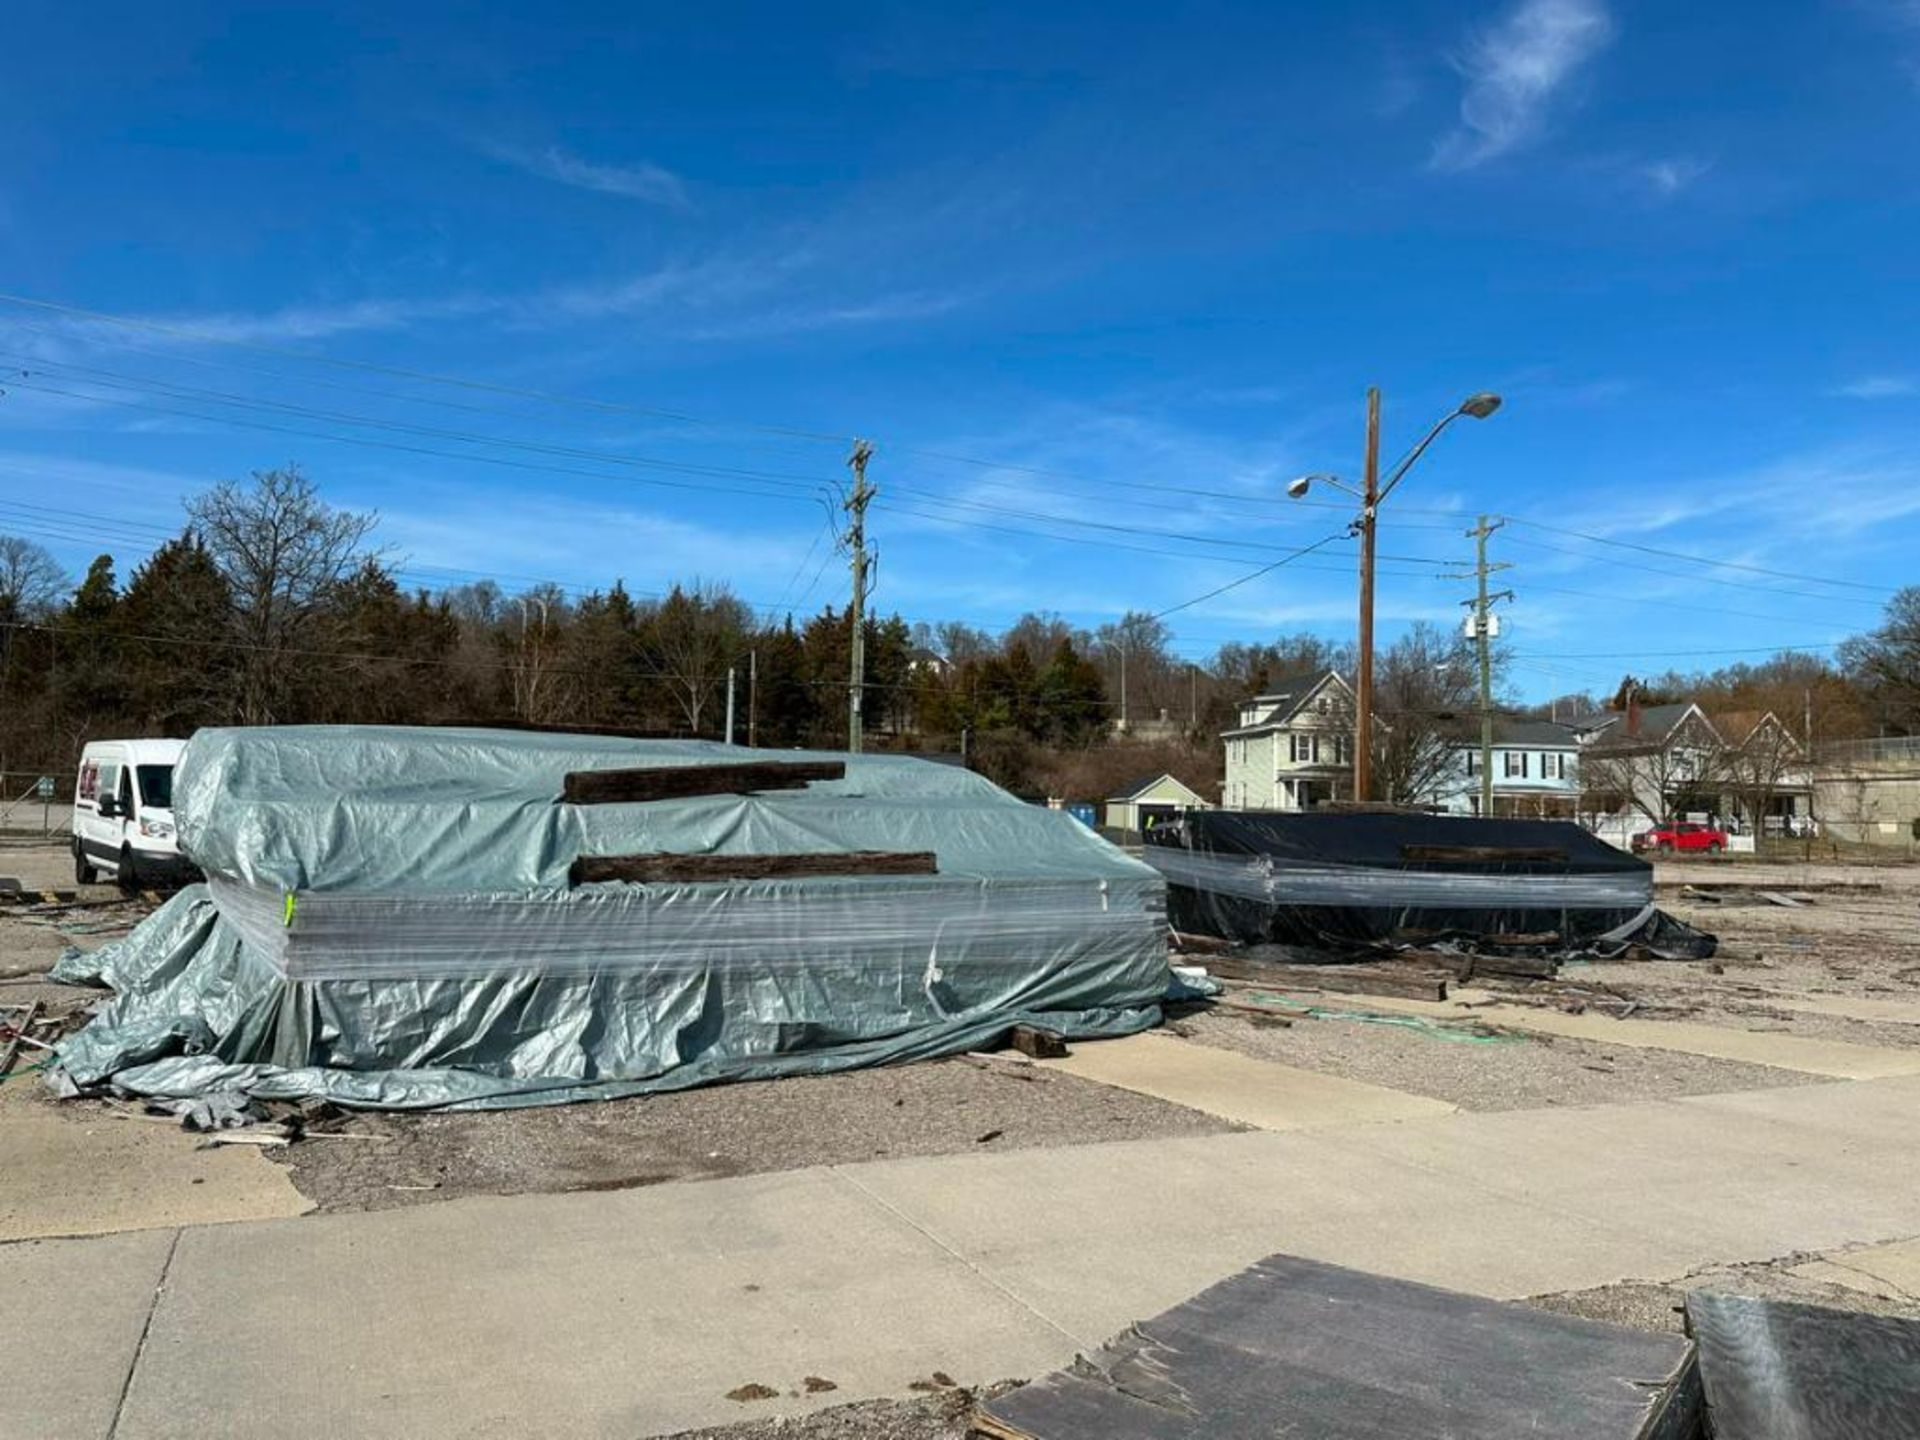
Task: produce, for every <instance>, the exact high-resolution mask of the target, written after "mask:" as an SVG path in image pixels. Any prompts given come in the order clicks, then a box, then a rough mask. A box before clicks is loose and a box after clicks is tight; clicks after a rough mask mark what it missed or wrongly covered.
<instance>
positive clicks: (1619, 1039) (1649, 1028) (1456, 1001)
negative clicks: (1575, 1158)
mask: <svg viewBox="0 0 1920 1440" xmlns="http://www.w3.org/2000/svg"><path fill="white" fill-rule="evenodd" d="M1499 999H1500V997H1499V996H1498V995H1495V994H1493V993H1492V992H1490V991H1485V990H1466V989H1462V990H1456V991H1455V992H1453V998H1451V999H1449V1000H1445V1001H1438V1002H1436V1001H1429V1000H1397V999H1394V998H1392V997H1391V996H1384V995H1380V996H1376V995H1369V996H1366V997H1365V999H1364V1001H1363V1002H1361V1001H1355V1002H1354V1003H1353V1004H1352V1005H1351V1006H1350V1007H1349V1008H1354V1009H1362V1008H1364V1009H1368V1010H1381V1011H1387V1012H1389V1013H1392V1014H1396V1015H1426V1016H1429V1017H1431V1018H1433V1019H1436V1020H1481V1021H1485V1022H1487V1023H1488V1024H1492V1025H1500V1026H1504V1027H1506V1028H1507V1029H1510V1030H1518V1031H1521V1032H1523V1033H1530V1034H1536V1035H1565V1036H1567V1037H1568V1038H1569V1039H1574V1040H1591V1041H1593V1042H1594V1043H1595V1044H1599V1045H1629V1046H1633V1047H1635V1048H1636V1049H1647V1050H1678V1051H1681V1052H1684V1053H1685V1054H1688V1055H1710V1056H1712V1057H1714V1058H1715V1059H1719V1060H1740V1061H1744V1062H1746V1063H1747V1064H1749V1065H1772V1066H1774V1067H1775V1068H1776V1069H1780V1070H1798V1071H1801V1072H1803V1073H1805V1074H1808V1075H1826V1076H1830V1077H1832V1078H1834V1079H1836V1080H1884V1079H1888V1078H1890V1077H1892V1076H1896V1075H1920V1048H1913V1049H1901V1048H1895V1047H1892V1046H1884V1045H1856V1044H1852V1043H1850V1042H1848V1041H1844V1040H1820V1039H1815V1038H1812V1037H1809V1036H1805V1035H1780V1034H1776V1033H1774V1032H1772V1031H1759V1030H1741V1029H1738V1028H1736V1027H1734V1026H1731V1025H1706V1024H1701V1023H1699V1022H1696V1021H1690V1020H1637V1019H1633V1018H1628V1019H1625V1020H1618V1019H1615V1018H1614V1017H1613V1016H1611V1015H1606V1014H1602V1013H1600V1012H1598V1011H1594V1010H1589V1011H1587V1012H1586V1013H1584V1014H1581V1015H1569V1014H1567V1013H1566V1012H1565V1011H1562V1010H1548V1009H1543V1008H1541V1007H1539V1006H1533V1005H1503V1004H1500V1003H1499ZM1341 1001H1342V1004H1343V1005H1344V1004H1346V1003H1347V1002H1349V1001H1354V997H1352V996H1344V995H1343V996H1342V997H1341Z"/></svg>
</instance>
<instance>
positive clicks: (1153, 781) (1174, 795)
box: [1107, 774, 1213, 830]
mask: <svg viewBox="0 0 1920 1440" xmlns="http://www.w3.org/2000/svg"><path fill="white" fill-rule="evenodd" d="M1212 808H1213V806H1212V804H1211V803H1210V802H1209V801H1208V800H1207V799H1206V797H1205V796H1203V795H1201V794H1200V792H1199V791H1197V790H1195V789H1194V788H1193V787H1192V786H1190V785H1187V784H1185V783H1183V782H1182V781H1180V780H1178V779H1176V778H1175V777H1173V776H1172V775H1166V774H1161V775H1146V776H1142V777H1141V778H1140V779H1139V780H1136V781H1135V782H1134V783H1133V784H1132V785H1131V786H1129V787H1128V788H1127V790H1126V792H1125V793H1124V794H1120V795H1114V796H1111V797H1110V798H1109V799H1108V800H1107V828H1108V829H1109V830H1145V829H1147V828H1148V826H1149V825H1150V824H1157V823H1158V822H1159V821H1162V820H1171V819H1173V818H1174V817H1175V816H1177V815H1180V814H1182V813H1184V812H1185V811H1188V810H1211V809H1212Z"/></svg>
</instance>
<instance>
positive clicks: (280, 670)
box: [187, 466, 376, 725]
mask: <svg viewBox="0 0 1920 1440" xmlns="http://www.w3.org/2000/svg"><path fill="white" fill-rule="evenodd" d="M187 514H188V515H189V516H190V517H191V518H192V521H193V524H194V527H195V529H196V530H197V531H198V532H199V534H200V537H201V539H202V540H203V541H204V542H205V544H206V547H207V550H208V552H209V553H210V554H211V555H212V556H213V558H214V562H215V563H216V564H217V565H219V567H220V570H221V573H222V574H223V575H225V576H226V578H227V583H228V584H229V585H230V586H231V587H232V589H233V629H234V633H235V638H236V641H237V644H238V646H239V648H240V650H241V664H240V695H239V705H238V712H239V718H240V720H241V721H242V722H243V723H245V724H248V725H266V724H271V723H272V722H273V720H274V719H275V717H276V716H277V715H278V714H279V713H280V712H281V711H282V709H283V708H284V707H285V705H286V703H287V700H288V698H289V696H290V694H291V692H292V690H293V686H294V681H295V678H296V676H297V673H298V670H299V657H298V656H297V655H296V653H295V652H296V651H298V650H300V649H301V648H303V647H304V646H306V645H307V644H308V643H309V642H310V641H312V640H314V639H317V638H318V632H319V630H320V628H321V623H322V621H323V620H324V615H325V609H326V603H327V600H328V599H329V597H330V596H331V595H332V594H333V592H334V591H335V590H336V588H337V587H338V586H339V585H340V583H341V582H342V581H343V580H344V579H345V578H346V577H347V576H348V574H350V573H351V572H352V571H353V570H354V569H356V568H357V567H358V566H359V565H360V564H361V563H362V561H364V560H365V559H367V558H369V557H368V556H367V555H366V554H365V552H364V551H363V550H362V545H363V543H364V542H365V540H366V538H367V534H368V532H370V531H371V530H372V529H373V526H374V522H375V518H376V517H374V516H372V515H361V514H356V513H354V512H353V511H349V510H336V509H334V508H333V507H332V506H331V505H328V504H327V503H326V502H325V501H323V500H321V499H320V496H319V493H318V492H317V491H316V490H315V489H314V486H313V482H312V481H310V480H308V479H307V478H306V476H304V475H302V474H301V473H300V471H299V469H298V468H297V467H292V466H290V467H288V468H287V469H284V470H256V471H255V472H254V474H253V480H252V483H251V484H250V485H241V484H239V483H238V482H236V481H232V480H223V481H222V482H221V483H220V484H218V485H216V486H214V488H213V489H211V490H209V491H207V492H206V493H204V494H202V495H196V496H194V497H193V498H192V499H191V500H189V501H188V502H187Z"/></svg>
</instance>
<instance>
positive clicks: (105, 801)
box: [100, 795, 120, 820]
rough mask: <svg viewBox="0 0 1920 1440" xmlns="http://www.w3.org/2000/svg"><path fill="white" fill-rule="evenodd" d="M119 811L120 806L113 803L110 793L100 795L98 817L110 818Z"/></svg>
mask: <svg viewBox="0 0 1920 1440" xmlns="http://www.w3.org/2000/svg"><path fill="white" fill-rule="evenodd" d="M119 813H120V807H119V806H118V805H117V804H115V803H114V799H113V797H112V796H111V795H102V796H101V797H100V818H101V819H102V820H111V819H113V818H114V817H115V816H116V815H118V814H119Z"/></svg>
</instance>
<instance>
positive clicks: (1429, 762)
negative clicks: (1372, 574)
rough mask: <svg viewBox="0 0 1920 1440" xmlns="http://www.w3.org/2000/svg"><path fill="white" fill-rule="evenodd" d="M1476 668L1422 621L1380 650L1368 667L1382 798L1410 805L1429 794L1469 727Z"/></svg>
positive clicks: (1459, 647) (1451, 640) (1456, 644)
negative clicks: (1370, 668) (1372, 674)
mask: <svg viewBox="0 0 1920 1440" xmlns="http://www.w3.org/2000/svg"><path fill="white" fill-rule="evenodd" d="M1476 675H1477V672H1476V671H1475V670H1474V669H1473V668H1472V667H1471V666H1470V665H1469V664H1468V661H1467V656H1466V647H1465V646H1464V645H1463V644H1462V643H1461V642H1460V640H1458V639H1457V638H1456V637H1454V636H1453V635H1451V634H1449V633H1448V632H1447V631H1444V630H1441V629H1440V628H1439V627H1437V626H1434V625H1430V624H1428V623H1427V622H1426V621H1424V620H1422V621H1419V622H1416V623H1415V624H1414V625H1413V626H1411V627H1410V628H1409V629H1408V631H1407V633H1406V634H1404V635H1402V636H1401V637H1400V638H1399V639H1398V640H1396V641H1394V643H1393V644H1392V645H1390V646H1389V647H1387V649H1386V650H1385V651H1384V652H1383V653H1382V654H1381V656H1380V658H1379V662H1378V663H1377V664H1376V666H1375V667H1374V677H1373V707H1374V716H1375V718H1376V720H1377V721H1378V726H1377V728H1376V729H1375V731H1374V735H1373V773H1374V783H1375V784H1376V785H1378V786H1379V787H1380V793H1381V794H1383V795H1385V796H1386V797H1387V799H1389V800H1391V801H1395V802H1397V803H1399V804H1403V805H1404V804H1410V803H1412V802H1413V801H1415V800H1418V799H1420V798H1421V797H1423V796H1427V795H1430V794H1432V793H1433V791H1434V790H1435V789H1436V788H1438V786H1439V784H1440V782H1441V780H1442V779H1443V777H1445V776H1446V775H1448V774H1449V773H1450V772H1451V771H1452V769H1453V766H1454V763H1455V759H1454V757H1455V754H1456V752H1457V749H1458V747H1459V745H1460V743H1461V742H1462V741H1463V740H1464V739H1466V738H1467V737H1468V735H1469V733H1470V732H1471V733H1477V731H1474V730H1473V726H1472V721H1471V717H1472V716H1473V715H1474V714H1475V713H1476V706H1477V704H1478V700H1477V679H1476Z"/></svg>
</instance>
